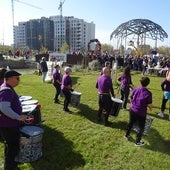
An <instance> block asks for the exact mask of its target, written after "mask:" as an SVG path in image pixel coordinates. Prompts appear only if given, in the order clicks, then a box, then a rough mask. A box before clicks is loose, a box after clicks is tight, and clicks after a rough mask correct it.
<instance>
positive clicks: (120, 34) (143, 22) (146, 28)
mask: <svg viewBox="0 0 170 170" xmlns="http://www.w3.org/2000/svg"><path fill="white" fill-rule="evenodd" d="M130 35H131V36H132V35H134V36H135V35H137V46H139V45H140V39H146V38H149V39H153V40H155V41H157V40H161V41H164V38H168V34H167V33H166V32H165V31H164V30H163V29H162V27H161V26H160V25H158V24H156V23H154V22H152V21H150V20H148V19H133V20H130V21H128V22H125V23H122V24H121V25H119V26H118V27H117V28H116V29H115V30H114V31H113V32H112V33H111V36H110V40H111V39H112V38H113V37H114V38H121V39H123V38H127V37H128V36H130ZM141 41H142V40H141Z"/></svg>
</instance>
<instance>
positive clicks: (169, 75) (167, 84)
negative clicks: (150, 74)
mask: <svg viewBox="0 0 170 170" xmlns="http://www.w3.org/2000/svg"><path fill="white" fill-rule="evenodd" d="M161 88H162V91H163V92H165V91H168V92H169V93H170V68H168V71H167V72H166V77H165V78H164V79H163V81H162V83H161ZM168 100H169V99H167V98H165V95H164V94H163V97H162V104H161V112H160V113H158V116H159V117H161V118H163V117H164V111H165V108H166V103H167V101H168ZM169 120H170V114H169Z"/></svg>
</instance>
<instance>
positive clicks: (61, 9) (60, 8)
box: [58, 0, 65, 48]
mask: <svg viewBox="0 0 170 170" xmlns="http://www.w3.org/2000/svg"><path fill="white" fill-rule="evenodd" d="M64 2H65V0H63V1H62V0H60V4H59V7H58V10H60V29H61V37H60V43H61V46H62V44H63V41H62V40H63V39H62V13H63V4H64ZM60 48H61V47H60Z"/></svg>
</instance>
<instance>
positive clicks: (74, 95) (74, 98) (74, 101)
mask: <svg viewBox="0 0 170 170" xmlns="http://www.w3.org/2000/svg"><path fill="white" fill-rule="evenodd" d="M80 98H81V93H80V92H77V91H73V92H71V102H70V104H71V105H72V106H74V107H76V106H78V105H79V104H80Z"/></svg>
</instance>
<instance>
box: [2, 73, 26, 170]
mask: <svg viewBox="0 0 170 170" xmlns="http://www.w3.org/2000/svg"><path fill="white" fill-rule="evenodd" d="M20 75H21V74H20V73H18V72H16V71H14V70H10V71H7V72H5V75H4V83H3V84H2V85H1V90H0V133H1V135H2V138H3V140H4V141H5V148H4V153H5V161H4V170H15V169H16V167H17V162H15V157H16V155H17V154H18V152H19V140H20V131H19V127H20V126H21V124H22V123H21V122H23V121H25V120H26V119H27V116H26V115H21V113H22V107H21V103H20V101H19V97H18V95H17V94H16V92H15V90H14V87H16V86H17V85H18V84H19V81H20V77H19V76H20Z"/></svg>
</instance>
